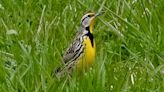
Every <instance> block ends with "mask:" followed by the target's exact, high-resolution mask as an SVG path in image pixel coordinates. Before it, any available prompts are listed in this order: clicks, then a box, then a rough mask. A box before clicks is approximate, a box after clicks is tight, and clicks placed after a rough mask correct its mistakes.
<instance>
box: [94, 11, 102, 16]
mask: <svg viewBox="0 0 164 92" xmlns="http://www.w3.org/2000/svg"><path fill="white" fill-rule="evenodd" d="M102 14H103V12H98V13H96V14H95V17H97V16H100V15H102Z"/></svg>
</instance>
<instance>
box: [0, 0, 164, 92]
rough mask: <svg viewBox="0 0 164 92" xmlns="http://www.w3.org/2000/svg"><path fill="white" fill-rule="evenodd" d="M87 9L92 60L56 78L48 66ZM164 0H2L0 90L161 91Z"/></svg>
mask: <svg viewBox="0 0 164 92" xmlns="http://www.w3.org/2000/svg"><path fill="white" fill-rule="evenodd" d="M87 11H94V12H100V11H103V12H104V14H103V15H102V16H100V17H99V18H98V19H97V22H96V25H95V31H94V37H95V40H96V44H97V46H96V47H97V54H96V63H95V64H94V65H93V67H92V69H90V70H88V71H87V72H86V73H83V74H81V75H80V76H79V75H75V76H72V78H71V79H67V78H66V79H62V80H60V81H58V80H57V79H56V78H54V77H52V76H51V73H52V71H53V70H54V69H55V68H57V67H59V66H62V62H61V60H62V55H63V52H64V51H65V49H66V48H67V47H68V45H69V43H70V42H71V40H72V39H73V37H74V35H75V33H76V32H77V30H78V28H79V26H80V19H81V17H82V16H83V15H84V14H85V13H86V12H87ZM163 39H164V0H86V1H85V0H72V1H71V0H0V91H1V92H34V91H35V92H42V91H44V92H51V91H52V92H54V91H56V92H65V91H67V92H109V91H113V92H120V91H130V92H131V91H135V92H140V91H143V92H154V91H155V92H156V91H157V92H163V91H164V40H163Z"/></svg>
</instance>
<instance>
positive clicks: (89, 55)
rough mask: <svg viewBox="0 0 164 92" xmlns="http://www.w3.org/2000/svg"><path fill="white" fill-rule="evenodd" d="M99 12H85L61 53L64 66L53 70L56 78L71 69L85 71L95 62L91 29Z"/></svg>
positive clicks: (94, 46) (94, 47)
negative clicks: (74, 33)
mask: <svg viewBox="0 0 164 92" xmlns="http://www.w3.org/2000/svg"><path fill="white" fill-rule="evenodd" d="M99 15H100V13H94V12H89V13H86V14H85V15H84V16H83V17H82V18H81V22H80V28H79V30H78V32H77V33H76V36H75V38H74V39H73V41H72V43H71V44H70V45H69V47H68V48H67V50H66V52H65V53H64V55H63V60H62V61H63V62H64V66H63V67H59V68H58V69H56V70H55V75H56V77H57V78H61V77H62V76H64V75H65V74H71V73H72V72H73V71H75V70H77V71H85V70H86V69H88V68H90V67H91V66H92V65H93V63H94V62H95V55H96V44H95V41H94V36H93V31H94V24H95V19H96V17H97V16H99Z"/></svg>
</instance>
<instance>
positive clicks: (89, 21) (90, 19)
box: [81, 13, 100, 33]
mask: <svg viewBox="0 0 164 92" xmlns="http://www.w3.org/2000/svg"><path fill="white" fill-rule="evenodd" d="M98 15H100V14H99V13H87V14H85V15H84V16H83V17H82V19H81V27H83V28H85V29H87V30H89V31H90V32H91V33H92V32H93V27H94V23H95V18H96V17H97V16H98Z"/></svg>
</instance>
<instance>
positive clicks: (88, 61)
mask: <svg viewBox="0 0 164 92" xmlns="http://www.w3.org/2000/svg"><path fill="white" fill-rule="evenodd" d="M83 44H84V54H83V56H82V57H81V59H80V60H79V61H78V63H77V68H78V70H85V69H87V68H89V67H90V66H91V65H92V64H93V63H94V60H95V52H96V46H95V42H94V46H93V47H92V44H91V42H90V39H89V37H87V38H86V39H84V43H83Z"/></svg>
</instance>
